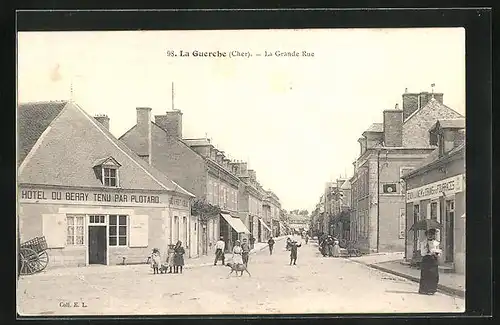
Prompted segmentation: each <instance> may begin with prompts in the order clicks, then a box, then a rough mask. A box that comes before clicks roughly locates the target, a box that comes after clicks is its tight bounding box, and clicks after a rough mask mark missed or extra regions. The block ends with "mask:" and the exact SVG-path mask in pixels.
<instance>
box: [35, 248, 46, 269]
mask: <svg viewBox="0 0 500 325" xmlns="http://www.w3.org/2000/svg"><path fill="white" fill-rule="evenodd" d="M47 264H49V254H47V251H42V252H40V253H38V268H37V272H40V271H43V270H44V269H45V268H46V267H47Z"/></svg>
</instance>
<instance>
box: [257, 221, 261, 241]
mask: <svg viewBox="0 0 500 325" xmlns="http://www.w3.org/2000/svg"><path fill="white" fill-rule="evenodd" d="M257 234H258V235H257V236H258V237H257V238H258V241H259V243H262V225H261V221H260V220H259V222H258V226H257Z"/></svg>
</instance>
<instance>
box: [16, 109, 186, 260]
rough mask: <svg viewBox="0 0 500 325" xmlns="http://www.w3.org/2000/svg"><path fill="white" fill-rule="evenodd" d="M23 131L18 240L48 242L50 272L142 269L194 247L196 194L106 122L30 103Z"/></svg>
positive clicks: (21, 119)
mask: <svg viewBox="0 0 500 325" xmlns="http://www.w3.org/2000/svg"><path fill="white" fill-rule="evenodd" d="M17 125H18V154H19V169H18V202H19V215H18V218H19V227H20V229H19V235H20V237H21V238H20V239H21V241H26V240H29V239H32V238H34V237H38V236H45V238H46V240H47V244H48V248H49V250H48V254H49V259H50V262H49V267H53V266H86V265H90V264H103V265H115V264H122V263H124V262H125V263H143V262H145V261H146V257H147V256H148V255H149V254H150V253H151V250H152V249H153V248H159V249H160V251H161V252H162V253H163V252H166V249H167V247H168V244H172V243H175V242H176V241H177V240H181V241H182V242H183V244H184V245H187V246H189V243H190V241H191V240H192V237H191V233H190V232H189V231H188V230H187V229H188V228H189V226H190V220H189V211H190V200H191V199H192V198H193V197H194V195H192V194H191V193H190V192H188V191H186V190H185V189H183V188H182V187H181V186H179V185H178V184H176V183H175V182H173V181H172V180H170V179H169V178H167V177H166V176H165V175H164V174H163V173H162V172H160V171H159V170H157V169H156V168H154V167H152V166H150V165H149V164H148V163H147V162H145V161H144V160H143V159H141V158H140V157H139V156H137V155H136V154H135V153H134V152H133V151H132V150H130V149H129V148H128V147H127V146H126V145H124V144H123V143H121V142H120V141H118V140H117V139H116V138H115V137H114V136H113V135H112V134H111V133H110V132H109V130H108V129H109V118H108V117H107V116H102V115H101V116H97V117H95V118H94V117H91V116H89V115H88V114H87V113H86V112H85V111H84V110H83V109H82V108H80V107H79V106H78V105H76V104H75V103H73V102H36V103H25V104H21V105H19V108H18V120H17ZM175 216H180V217H181V218H182V219H180V220H178V221H177V222H175Z"/></svg>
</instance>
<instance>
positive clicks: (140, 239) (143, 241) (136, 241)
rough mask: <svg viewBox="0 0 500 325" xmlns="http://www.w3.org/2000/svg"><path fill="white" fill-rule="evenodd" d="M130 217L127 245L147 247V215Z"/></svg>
mask: <svg viewBox="0 0 500 325" xmlns="http://www.w3.org/2000/svg"><path fill="white" fill-rule="evenodd" d="M129 219H130V222H129V224H130V232H129V233H130V239H129V247H148V244H149V230H148V229H149V227H148V223H149V216H148V215H132V216H130V217H129Z"/></svg>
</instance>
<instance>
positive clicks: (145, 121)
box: [137, 107, 152, 165]
mask: <svg viewBox="0 0 500 325" xmlns="http://www.w3.org/2000/svg"><path fill="white" fill-rule="evenodd" d="M137 132H138V133H139V135H140V139H141V146H140V148H141V149H140V151H139V152H138V154H139V156H140V157H142V158H143V159H144V160H146V161H147V162H148V164H150V165H151V146H152V143H151V142H152V140H151V108H150V107H137Z"/></svg>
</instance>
